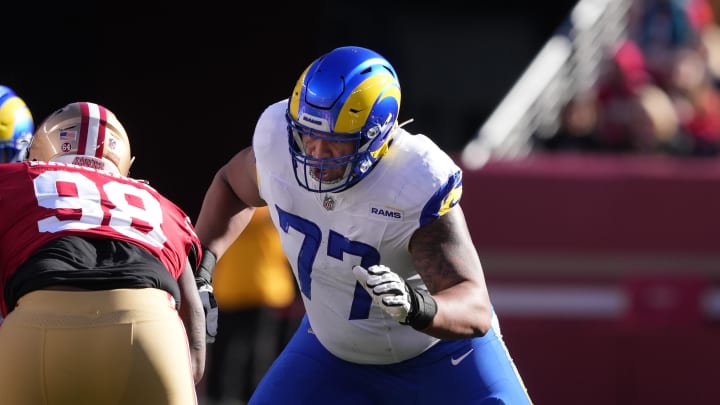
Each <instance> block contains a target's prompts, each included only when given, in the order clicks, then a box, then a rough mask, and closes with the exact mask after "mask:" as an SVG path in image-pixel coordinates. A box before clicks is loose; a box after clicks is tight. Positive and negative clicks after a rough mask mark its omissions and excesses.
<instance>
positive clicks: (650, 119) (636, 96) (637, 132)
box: [597, 39, 676, 152]
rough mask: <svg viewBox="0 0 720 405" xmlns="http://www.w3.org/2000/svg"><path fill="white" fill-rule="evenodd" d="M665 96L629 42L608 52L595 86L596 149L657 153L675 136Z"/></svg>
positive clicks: (633, 45)
mask: <svg viewBox="0 0 720 405" xmlns="http://www.w3.org/2000/svg"><path fill="white" fill-rule="evenodd" d="M670 105H671V104H670V103H669V98H668V96H667V94H665V92H664V91H663V90H662V89H661V88H660V87H658V86H657V85H656V84H655V83H654V81H653V77H652V76H651V75H650V73H649V72H648V70H647V68H646V65H645V58H644V55H643V53H642V50H641V49H640V48H639V47H638V46H637V44H636V43H635V42H633V41H631V40H629V39H624V40H621V41H619V42H618V43H617V44H616V45H615V46H613V47H612V48H611V49H609V50H608V54H607V55H606V57H605V58H604V65H603V69H602V71H601V76H600V78H599V79H598V83H597V106H598V111H597V114H598V124H597V139H598V140H597V145H598V147H599V148H600V149H603V150H609V151H617V152H631V151H642V152H656V151H658V150H661V149H662V148H663V145H664V144H665V143H667V142H670V140H671V139H670V138H673V137H674V136H675V132H676V131H675V130H674V123H675V121H676V118H675V117H674V112H673V109H672V108H668V107H669V106H670Z"/></svg>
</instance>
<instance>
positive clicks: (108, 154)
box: [27, 102, 134, 176]
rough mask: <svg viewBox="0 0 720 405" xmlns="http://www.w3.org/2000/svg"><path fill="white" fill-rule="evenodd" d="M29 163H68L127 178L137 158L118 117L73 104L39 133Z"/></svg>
mask: <svg viewBox="0 0 720 405" xmlns="http://www.w3.org/2000/svg"><path fill="white" fill-rule="evenodd" d="M27 159H28V160H38V161H44V162H50V161H55V162H65V163H72V164H76V165H80V166H86V167H92V168H95V169H98V170H106V171H111V172H114V173H118V174H120V175H122V176H127V175H128V172H129V171H130V165H132V162H133V160H134V158H133V157H132V155H131V153H130V140H129V139H128V136H127V133H126V132H125V128H123V126H122V124H121V123H120V121H118V119H117V117H116V116H115V114H113V112H112V111H110V110H108V109H107V108H105V107H103V106H101V105H99V104H95V103H88V102H76V103H70V104H68V105H66V106H65V107H63V108H61V109H59V110H57V111H55V112H54V113H52V114H50V116H49V117H47V118H46V119H45V121H43V122H42V123H41V124H40V126H38V128H37V129H36V130H35V134H34V135H33V138H32V141H31V143H30V147H29V148H28V157H27Z"/></svg>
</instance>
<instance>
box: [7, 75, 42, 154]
mask: <svg viewBox="0 0 720 405" xmlns="http://www.w3.org/2000/svg"><path fill="white" fill-rule="evenodd" d="M34 130H35V125H34V123H33V118H32V114H30V109H28V107H27V105H25V102H24V101H23V100H22V99H21V98H20V97H18V96H17V95H16V94H15V92H14V91H12V90H11V89H10V88H8V87H6V86H0V163H8V162H19V161H22V160H24V159H25V155H26V153H27V148H28V145H30V139H31V138H32V134H33V131H34Z"/></svg>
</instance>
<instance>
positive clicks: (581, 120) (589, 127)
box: [533, 91, 598, 152]
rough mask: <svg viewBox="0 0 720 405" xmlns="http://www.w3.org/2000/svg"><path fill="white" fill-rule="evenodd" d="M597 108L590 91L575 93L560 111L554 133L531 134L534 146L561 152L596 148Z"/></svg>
mask: <svg viewBox="0 0 720 405" xmlns="http://www.w3.org/2000/svg"><path fill="white" fill-rule="evenodd" d="M597 108H598V106H597V100H596V98H595V94H594V93H593V92H592V91H587V92H580V93H578V94H575V95H574V96H573V97H572V98H571V99H570V100H569V101H568V102H567V104H565V105H564V106H563V108H562V110H561V111H560V122H559V128H558V131H557V132H556V133H554V134H552V135H551V136H549V137H547V136H544V135H542V134H538V133H535V134H533V135H534V141H535V146H536V148H537V149H543V150H547V151H563V152H566V151H575V152H581V151H594V150H597V148H598V146H597Z"/></svg>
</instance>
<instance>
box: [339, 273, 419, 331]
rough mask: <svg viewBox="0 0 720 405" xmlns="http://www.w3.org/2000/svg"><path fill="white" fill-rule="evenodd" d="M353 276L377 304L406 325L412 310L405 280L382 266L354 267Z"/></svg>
mask: <svg viewBox="0 0 720 405" xmlns="http://www.w3.org/2000/svg"><path fill="white" fill-rule="evenodd" d="M353 274H355V278H356V279H357V280H358V281H359V282H360V285H362V286H363V287H364V288H365V290H367V292H368V293H369V294H370V296H371V297H372V299H373V302H375V304H377V305H379V306H380V307H381V308H382V309H383V310H384V311H385V312H387V314H388V315H390V316H391V317H392V318H393V319H394V320H396V321H398V322H400V323H406V321H407V319H408V314H409V313H410V310H411V309H412V300H411V297H410V291H409V289H408V285H407V284H406V283H405V280H403V279H402V277H400V275H398V274H397V273H395V272H393V271H392V270H390V268H389V267H387V266H383V265H382V264H380V265H375V266H370V267H368V268H367V269H366V268H364V267H362V266H355V267H353Z"/></svg>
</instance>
